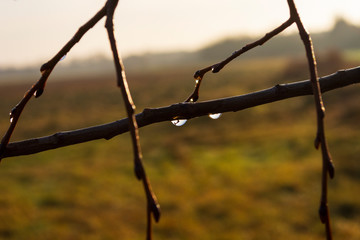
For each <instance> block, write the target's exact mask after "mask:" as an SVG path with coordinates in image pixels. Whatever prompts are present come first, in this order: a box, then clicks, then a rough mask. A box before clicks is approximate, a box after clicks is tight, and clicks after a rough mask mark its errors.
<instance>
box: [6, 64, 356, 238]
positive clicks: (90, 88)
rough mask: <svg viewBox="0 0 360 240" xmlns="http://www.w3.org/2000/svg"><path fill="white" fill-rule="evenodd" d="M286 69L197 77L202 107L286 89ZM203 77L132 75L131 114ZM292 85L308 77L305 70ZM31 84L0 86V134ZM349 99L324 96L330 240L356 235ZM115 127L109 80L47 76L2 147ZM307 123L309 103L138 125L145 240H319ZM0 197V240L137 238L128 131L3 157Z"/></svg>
mask: <svg viewBox="0 0 360 240" xmlns="http://www.w3.org/2000/svg"><path fill="white" fill-rule="evenodd" d="M319 65H320V63H319ZM286 66H287V62H286V61H284V60H283V59H278V60H261V61H260V60H256V61H255V60H253V61H246V62H242V61H238V62H237V63H234V64H232V65H231V66H229V67H228V68H226V69H224V70H223V72H221V73H219V74H217V75H214V74H212V75H208V77H206V78H205V80H204V83H203V86H202V92H201V95H200V98H201V99H200V100H207V99H212V98H218V97H227V96H231V95H239V94H243V93H247V92H248V91H253V90H259V89H263V88H267V87H270V86H272V85H274V84H276V83H284V82H287V81H289V79H287V75H284V72H286V71H285V69H286ZM201 67H203V66H195V68H185V67H184V68H181V69H179V68H177V69H176V68H174V69H166V70H164V71H159V70H152V71H151V70H148V71H141V70H139V71H138V72H134V71H133V72H129V73H128V80H129V85H130V88H131V90H132V93H133V98H134V101H135V104H136V105H137V112H141V111H142V109H143V108H145V107H160V106H166V105H170V104H173V103H176V102H181V101H184V100H185V99H186V98H187V97H188V95H189V94H190V93H191V91H192V87H193V85H194V82H193V79H192V73H193V72H194V71H195V70H196V68H201ZM320 67H321V66H319V68H320ZM332 70H333V69H332ZM302 74H304V76H305V77H304V78H306V69H304V71H303V72H302ZM55 77H56V76H55ZM301 77H302V76H301ZM290 80H296V79H290ZM297 80H301V79H297ZM34 81H35V79H34ZM29 86H30V84H28V85H26V84H19V85H14V84H12V85H2V86H0V98H1V101H0V131H1V133H4V132H5V130H6V128H7V126H8V122H9V119H8V112H9V111H10V109H11V108H12V107H13V106H14V105H15V104H16V103H17V102H18V101H19V100H20V98H21V97H22V95H23V93H24V92H25V91H26V90H27V88H28V87H29ZM359 90H360V86H350V87H348V88H344V89H338V90H335V91H333V92H330V93H327V94H325V95H324V101H325V105H326V110H327V117H326V131H327V137H328V141H329V146H330V151H331V153H332V156H333V158H334V162H335V166H336V178H335V179H334V180H333V181H331V182H330V185H329V206H330V213H331V217H332V227H333V232H334V237H335V239H348V240H350V239H359V238H360V224H359V223H360V195H359V194H358V193H359V191H360V167H359V166H360V165H359V155H360V128H359V121H360V111H359V107H358V106H359V105H358V103H359V99H360V97H359ZM124 116H125V112H124V107H123V104H122V100H121V95H120V91H119V90H118V89H117V88H116V87H115V80H114V79H113V75H112V74H109V75H107V76H105V75H104V76H103V77H102V78H101V79H100V78H97V79H91V78H90V79H68V81H56V82H55V81H54V82H52V81H51V79H50V80H49V83H48V84H47V89H46V91H45V93H44V95H43V96H42V97H41V98H39V99H33V100H31V102H30V104H29V105H28V107H27V108H26V110H25V112H24V113H23V116H22V118H21V120H20V122H19V125H18V127H17V129H16V130H15V133H14V137H13V140H22V139H25V138H32V137H39V136H43V135H49V134H52V133H55V132H59V131H64V130H71V129H77V128H82V127H86V126H91V125H96V124H102V123H106V122H110V121H114V120H117V119H121V118H124ZM315 121H316V118H315V110H314V106H313V98H312V97H311V96H309V97H302V98H296V99H289V100H286V101H281V102H277V103H272V104H268V105H266V106H259V107H256V108H253V109H248V110H244V111H241V112H235V113H225V114H223V116H222V117H221V118H220V119H218V120H212V119H210V118H208V117H202V118H196V119H192V120H190V121H188V122H187V123H186V124H185V125H184V126H183V127H175V126H173V125H172V124H171V123H170V122H168V123H167V122H165V123H159V124H154V125H151V126H147V127H144V128H141V129H140V139H141V144H142V148H143V154H144V162H145V167H146V170H147V173H148V177H149V178H150V181H151V183H152V186H153V189H154V191H155V193H156V194H157V197H158V199H159V201H160V204H161V208H162V217H161V220H160V222H159V223H158V224H155V225H154V227H153V231H154V236H153V237H154V239H224V240H225V239H231V240H233V239H244V240H257V239H262V240H264V239H314V240H317V239H325V237H324V229H323V225H322V224H321V223H320V220H319V217H318V214H317V211H318V206H319V199H320V180H321V155H320V152H319V151H316V150H315V149H314V147H313V140H314V136H315V131H316V126H315ZM0 191H1V194H0V239H17V240H22V239H26V240H31V239H37V240H39V239H61V240H63V239H76V240H81V239H86V240H100V239H101V240H105V239H109V240H110V239H144V238H145V225H146V222H145V206H146V203H145V196H144V193H143V189H142V185H141V183H140V182H138V181H137V180H136V178H135V176H134V173H133V166H132V149H131V142H130V136H129V134H124V135H121V136H118V137H115V138H114V139H111V140H108V141H106V140H98V141H94V142H90V143H84V144H80V145H76V146H71V147H65V148H62V149H57V150H51V151H48V152H43V153H39V154H35V155H31V156H22V157H14V158H8V159H4V160H3V161H2V163H1V165H0Z"/></svg>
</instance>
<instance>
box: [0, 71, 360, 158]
mask: <svg viewBox="0 0 360 240" xmlns="http://www.w3.org/2000/svg"><path fill="white" fill-rule="evenodd" d="M319 82H320V86H321V91H322V92H328V91H332V90H335V89H338V88H342V87H345V86H350V85H352V84H358V83H360V67H357V68H353V69H347V70H341V71H338V72H336V73H334V74H331V75H329V76H325V77H322V78H320V79H319ZM305 95H312V86H311V81H310V80H306V81H299V82H295V83H288V84H279V85H276V86H274V87H271V88H268V89H265V90H261V91H257V92H252V93H248V94H245V95H240V96H233V97H229V98H222V99H216V100H211V101H206V102H197V103H178V104H174V105H171V106H167V107H161V108H151V109H149V108H147V109H145V110H144V111H143V112H142V113H139V114H137V115H136V121H137V123H138V126H139V127H144V126H148V125H151V124H154V123H159V122H166V121H167V122H169V121H171V120H172V119H174V118H176V117H178V116H181V117H182V118H185V119H191V118H195V117H201V116H206V115H208V114H209V113H224V112H235V111H241V110H244V109H248V108H251V107H255V106H259V105H263V104H268V103H272V102H276V101H281V100H284V99H288V98H293V97H299V96H305ZM128 124H129V121H128V119H127V118H124V119H121V120H118V121H115V122H111V123H107V124H103V125H98V126H93V127H88V128H84V129H78V130H73V131H67V132H59V133H55V134H53V135H51V136H46V137H41V138H34V139H29V140H24V141H20V142H14V143H10V144H9V145H8V146H7V149H6V151H5V155H4V156H3V157H4V158H8V157H14V156H21V155H29V154H35V153H39V152H44V151H47V150H51V149H56V148H61V147H65V146H70V145H75V144H80V143H84V142H89V141H93V140H98V139H111V138H113V137H115V136H117V135H119V134H123V133H126V132H128V131H129V125H128Z"/></svg>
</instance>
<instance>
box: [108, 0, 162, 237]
mask: <svg viewBox="0 0 360 240" xmlns="http://www.w3.org/2000/svg"><path fill="white" fill-rule="evenodd" d="M117 4H118V0H109V1H108V4H107V19H106V23H105V27H106V29H107V32H108V36H109V41H110V46H111V51H112V53H113V58H114V63H115V69H116V76H117V84H118V87H119V88H120V90H121V93H122V96H123V99H124V104H125V107H126V112H127V115H128V119H129V129H130V133H131V139H132V145H133V150H134V166H135V175H136V177H137V178H138V179H139V180H142V182H143V185H144V190H145V194H146V199H147V234H146V236H147V239H148V240H150V239H151V238H152V234H151V218H149V216H150V215H151V213H152V214H153V217H154V219H155V221H159V218H160V205H159V204H158V201H157V199H156V196H155V194H154V193H153V191H152V189H151V185H150V182H149V180H148V178H147V176H146V173H145V169H144V166H143V163H142V153H141V148H140V141H139V131H138V126H137V123H136V119H135V104H134V103H133V100H132V98H131V94H130V90H129V87H128V84H127V80H126V75H125V70H124V66H123V64H122V61H121V59H120V57H119V54H118V50H117V47H116V41H115V36H114V26H113V16H114V11H115V9H116V6H117Z"/></svg>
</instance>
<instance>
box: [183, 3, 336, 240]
mask: <svg viewBox="0 0 360 240" xmlns="http://www.w3.org/2000/svg"><path fill="white" fill-rule="evenodd" d="M287 2H288V6H289V10H290V17H289V19H288V20H287V21H286V22H284V23H283V24H282V25H280V26H279V27H277V28H276V29H274V30H273V31H271V32H269V33H267V34H266V35H265V36H264V37H263V38H261V39H259V40H257V41H255V42H253V43H250V44H248V45H246V46H244V47H243V48H241V49H240V50H237V51H235V52H234V53H233V54H232V55H231V56H229V57H228V58H226V59H225V60H223V61H221V62H219V63H217V64H214V65H211V66H209V67H206V68H203V69H201V70H198V71H196V72H195V74H194V78H195V88H194V91H193V93H192V94H191V95H190V96H189V97H188V98H187V99H186V102H196V101H197V100H198V98H199V90H200V85H201V82H202V79H203V77H204V75H205V74H206V73H207V72H209V71H212V72H213V73H217V72H219V71H220V70H221V69H222V68H223V67H225V66H226V65H227V64H228V63H229V62H231V61H232V60H234V59H235V58H237V57H239V56H240V55H241V54H243V53H245V52H247V51H249V50H251V49H253V48H254V47H257V46H260V45H262V44H264V43H265V42H266V41H268V40H269V39H271V38H272V37H274V36H276V35H277V34H279V33H280V32H282V31H283V30H285V29H286V28H288V27H289V26H291V25H292V24H293V23H296V26H297V28H298V31H299V34H300V37H301V40H302V41H303V43H304V46H305V51H306V56H307V60H308V63H309V71H310V80H311V82H312V89H313V94H314V98H315V107H316V113H317V134H316V138H315V148H316V149H318V148H319V147H320V146H321V153H322V159H323V171H325V172H323V173H322V191H321V201H320V202H321V203H320V209H319V214H320V219H321V222H322V223H324V224H325V228H326V237H327V239H328V240H330V239H332V236H331V235H332V234H331V229H330V217H329V210H328V204H327V174H326V173H327V172H328V173H329V175H330V177H331V178H333V177H334V175H335V170H334V166H333V163H332V160H331V156H330V153H329V150H328V146H327V143H326V138H325V130H324V117H325V108H324V105H323V101H322V97H321V90H320V86H319V82H318V76H317V68H316V60H315V55H314V50H313V45H312V41H311V37H310V35H309V34H308V33H307V31H306V30H305V28H304V25H303V24H302V22H301V19H300V16H299V14H298V12H297V9H296V6H295V3H294V1H293V0H287Z"/></svg>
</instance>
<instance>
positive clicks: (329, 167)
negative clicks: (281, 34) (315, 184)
mask: <svg viewBox="0 0 360 240" xmlns="http://www.w3.org/2000/svg"><path fill="white" fill-rule="evenodd" d="M288 5H289V9H290V15H291V17H292V18H293V19H294V21H295V22H296V26H297V28H298V30H299V34H300V37H301V40H302V41H303V43H304V46H305V51H306V56H307V60H308V64H309V70H310V80H311V85H312V90H313V94H314V100H315V108H316V113H317V134H316V137H315V148H316V149H318V148H319V147H320V146H321V153H322V159H323V161H322V162H323V167H322V177H321V179H322V180H321V182H322V183H321V186H322V187H321V200H320V208H319V215H320V219H321V222H322V223H323V224H325V232H326V238H327V239H328V240H331V239H332V234H331V226H330V216H329V209H328V200H327V188H328V186H327V182H328V181H327V173H329V175H330V178H334V174H335V170H334V166H333V163H332V160H331V155H330V152H329V150H328V146H327V143H326V138H325V129H324V117H325V107H324V104H323V101H322V96H321V90H320V84H319V81H318V75H317V67H316V59H315V54H314V49H313V44H312V41H311V37H310V35H309V34H308V32H307V31H306V29H305V27H304V25H303V24H302V22H301V19H300V16H299V13H298V11H297V9H296V6H295V3H294V1H293V0H288Z"/></svg>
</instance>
